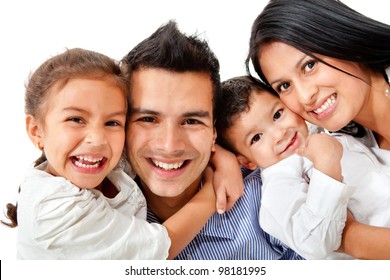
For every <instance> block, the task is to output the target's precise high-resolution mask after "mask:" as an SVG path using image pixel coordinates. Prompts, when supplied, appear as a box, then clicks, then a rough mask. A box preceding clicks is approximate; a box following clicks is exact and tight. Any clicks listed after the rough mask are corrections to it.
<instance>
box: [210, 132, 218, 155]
mask: <svg viewBox="0 0 390 280" xmlns="http://www.w3.org/2000/svg"><path fill="white" fill-rule="evenodd" d="M216 139H217V130H216V129H215V128H214V132H213V144H212V146H211V152H215V141H216Z"/></svg>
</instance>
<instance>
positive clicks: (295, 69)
mask: <svg viewBox="0 0 390 280" xmlns="http://www.w3.org/2000/svg"><path fill="white" fill-rule="evenodd" d="M314 55H315V56H316V57H318V58H319V59H321V60H323V61H325V62H326V63H329V64H330V65H332V66H334V67H336V68H338V69H341V70H343V71H345V72H347V73H349V74H352V75H353V76H351V75H349V74H346V73H344V72H343V71H340V70H338V69H335V68H333V67H330V66H328V65H326V64H324V63H322V62H320V61H318V60H316V59H314V58H313V57H311V56H308V55H307V54H305V53H303V52H301V51H299V50H297V49H296V48H294V47H292V46H290V45H288V44H285V43H281V42H272V43H270V44H267V45H265V46H264V47H262V49H261V53H260V54H259V59H260V61H259V63H260V67H261V69H262V71H263V73H264V75H265V77H266V79H267V80H268V82H269V83H270V85H271V86H272V88H273V89H274V90H275V91H276V92H278V94H279V96H280V98H281V99H282V101H283V102H284V103H285V104H286V105H287V106H288V107H289V108H290V109H291V110H292V111H294V112H295V113H297V114H299V115H301V116H302V117H303V118H304V119H306V120H307V121H309V122H311V123H313V124H316V125H318V126H321V127H324V128H326V129H328V130H330V131H336V130H339V129H341V128H342V127H344V126H345V125H346V124H348V123H349V122H350V121H351V120H355V121H357V120H356V119H357V117H358V116H359V113H360V112H361V109H362V107H363V105H364V104H365V103H366V101H367V97H368V95H369V92H370V86H369V84H370V81H369V76H368V74H367V73H365V72H364V71H363V70H362V68H361V67H360V66H359V64H357V63H352V62H348V61H344V60H339V59H335V58H330V57H326V56H322V55H317V54H314ZM354 76H355V77H354ZM357 77H359V78H357Z"/></svg>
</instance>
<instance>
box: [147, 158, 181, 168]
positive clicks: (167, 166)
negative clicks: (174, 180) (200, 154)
mask: <svg viewBox="0 0 390 280" xmlns="http://www.w3.org/2000/svg"><path fill="white" fill-rule="evenodd" d="M152 161H153V163H154V165H155V166H158V167H160V168H162V169H164V170H172V169H179V168H180V167H181V166H182V165H183V163H184V161H182V162H177V163H170V164H168V163H165V162H160V161H155V160H152Z"/></svg>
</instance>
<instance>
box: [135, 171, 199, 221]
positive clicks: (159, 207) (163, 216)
mask: <svg viewBox="0 0 390 280" xmlns="http://www.w3.org/2000/svg"><path fill="white" fill-rule="evenodd" d="M200 183H201V178H199V180H196V181H195V182H194V183H193V184H192V185H191V186H190V187H188V188H187V189H186V190H185V191H184V192H183V193H181V194H180V195H178V196H175V197H163V196H158V195H156V194H154V193H152V192H151V191H150V189H149V188H148V187H146V186H145V185H144V183H143V182H142V181H141V182H139V186H140V187H141V190H142V192H143V194H144V196H145V198H146V203H147V207H148V209H149V210H150V211H152V213H153V214H154V215H155V216H156V217H157V218H158V219H159V221H160V222H161V223H163V222H165V221H166V220H167V219H168V218H169V217H171V216H172V215H173V214H175V213H176V212H177V211H179V210H180V209H181V208H182V207H183V206H184V205H185V204H187V202H188V201H190V200H191V199H192V197H193V196H194V195H195V194H196V193H197V192H198V191H199V186H200Z"/></svg>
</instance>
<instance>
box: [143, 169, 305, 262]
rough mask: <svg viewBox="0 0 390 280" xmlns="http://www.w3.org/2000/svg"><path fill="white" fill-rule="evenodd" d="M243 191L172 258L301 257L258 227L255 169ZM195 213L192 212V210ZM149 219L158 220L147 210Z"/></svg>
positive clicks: (258, 184)
mask: <svg viewBox="0 0 390 280" xmlns="http://www.w3.org/2000/svg"><path fill="white" fill-rule="evenodd" d="M244 184H245V193H244V195H243V196H242V197H240V199H239V200H238V201H237V202H236V203H235V205H234V206H233V208H232V209H231V210H230V211H228V212H226V213H224V214H222V215H220V214H218V213H215V214H214V215H213V216H212V217H211V218H210V219H209V220H208V221H207V223H206V225H205V226H204V227H203V228H202V229H201V231H200V232H199V233H198V235H197V236H196V237H195V238H194V239H193V240H192V241H191V243H190V244H189V245H188V246H187V247H186V248H185V249H184V250H183V251H182V252H181V253H180V254H179V255H178V256H177V257H176V259H180V260H277V259H284V260H287V259H302V257H300V256H299V255H298V254H297V253H295V252H294V251H293V250H291V249H290V248H288V247H287V246H285V245H284V244H283V243H282V242H281V241H279V240H278V239H276V238H274V237H272V236H270V235H269V234H267V233H266V232H264V231H263V230H262V229H261V228H260V224H259V207H260V198H261V177H260V171H259V170H258V169H257V170H255V171H254V172H252V173H250V174H249V175H248V176H246V177H245V178H244ZM194 215H196V213H194ZM148 221H149V222H159V221H158V219H157V218H156V217H155V216H154V215H153V213H151V212H150V211H148Z"/></svg>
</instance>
